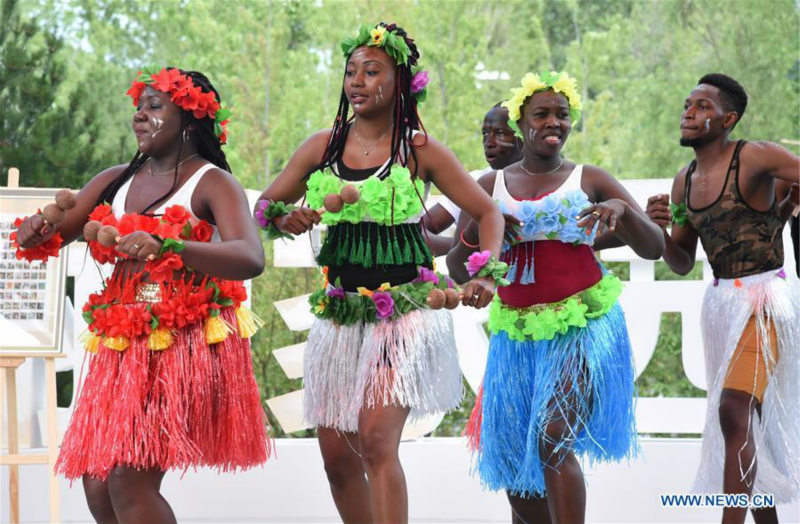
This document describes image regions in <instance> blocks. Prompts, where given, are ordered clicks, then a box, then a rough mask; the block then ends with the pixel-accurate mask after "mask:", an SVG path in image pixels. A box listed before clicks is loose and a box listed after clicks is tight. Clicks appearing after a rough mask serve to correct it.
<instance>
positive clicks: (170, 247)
mask: <svg viewBox="0 0 800 524" xmlns="http://www.w3.org/2000/svg"><path fill="white" fill-rule="evenodd" d="M184 249H186V246H185V245H184V243H183V242H181V241H180V240H175V239H174V238H166V239H164V243H163V244H162V245H161V249H160V250H159V251H158V254H159V255H163V254H164V253H167V252H169V251H172V252H173V253H180V252H181V251H183V250H184Z"/></svg>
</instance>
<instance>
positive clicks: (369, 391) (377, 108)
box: [256, 23, 504, 524]
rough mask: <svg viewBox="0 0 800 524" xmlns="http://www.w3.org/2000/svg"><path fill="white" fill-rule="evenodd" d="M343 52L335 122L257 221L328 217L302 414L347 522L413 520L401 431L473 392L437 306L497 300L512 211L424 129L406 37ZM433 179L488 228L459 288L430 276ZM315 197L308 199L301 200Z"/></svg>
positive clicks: (308, 223)
mask: <svg viewBox="0 0 800 524" xmlns="http://www.w3.org/2000/svg"><path fill="white" fill-rule="evenodd" d="M342 50H343V51H344V56H345V61H346V66H345V72H344V79H343V85H342V94H341V100H340V103H339V112H338V114H337V116H336V119H335V120H334V123H333V126H332V128H331V129H326V130H323V131H320V132H318V133H315V134H314V135H312V136H311V137H309V138H308V139H307V140H306V141H305V142H304V143H303V144H302V145H301V146H300V147H299V148H298V150H297V151H296V152H295V153H294V155H293V156H292V158H291V160H289V163H288V165H287V166H286V167H285V168H284V170H283V172H281V174H280V175H279V176H278V178H277V179H276V180H275V181H274V182H273V183H272V185H270V186H269V187H268V188H267V190H266V191H264V194H263V195H262V200H261V201H260V202H259V204H258V206H257V210H256V219H257V220H258V221H259V222H260V224H261V225H262V227H264V228H266V229H267V231H268V236H270V237H273V238H277V237H281V236H284V235H287V236H290V235H299V234H302V233H304V232H306V231H309V230H310V229H312V228H313V227H314V225H315V224H317V223H319V222H320V221H321V222H323V223H325V224H326V225H328V229H327V233H326V236H325V241H324V242H323V245H322V247H321V250H320V253H319V255H318V256H317V262H318V263H319V264H320V266H322V267H323V275H324V277H325V284H324V285H323V286H322V287H321V289H319V290H318V291H317V292H316V293H313V294H312V295H311V298H310V302H311V307H312V311H313V312H314V314H315V316H316V317H317V319H316V321H315V322H314V325H313V326H312V328H311V332H310V333H309V336H308V344H307V345H306V351H305V356H304V367H305V372H304V376H303V380H304V403H305V407H304V411H305V420H306V421H307V422H308V423H310V424H312V425H313V426H316V428H317V436H318V438H319V445H320V449H321V451H322V459H323V461H324V463H325V472H326V473H327V475H328V481H329V483H330V489H331V494H332V495H333V499H334V502H335V504H336V508H337V509H338V511H339V515H340V516H341V518H342V520H343V521H344V522H347V523H368V522H391V523H394V524H400V523H403V522H407V520H408V492H407V489H406V484H405V477H404V474H403V469H402V467H401V465H400V460H399V457H398V447H399V444H400V435H401V433H402V431H403V426H404V424H405V422H406V420H407V419H408V420H414V419H418V418H419V417H421V416H425V415H429V414H432V413H436V412H439V413H441V412H444V411H447V410H450V409H453V408H455V407H457V406H458V405H459V403H460V400H461V395H462V389H461V372H460V369H459V366H458V356H457V354H456V348H455V341H454V337H453V325H452V321H451V319H450V316H449V314H448V312H446V311H441V310H437V309H438V308H441V307H442V306H443V305H446V306H447V307H455V306H456V305H457V303H458V302H459V301H461V302H462V303H463V304H464V305H471V306H475V307H484V306H486V305H487V304H488V303H489V302H490V301H491V299H492V296H493V295H494V289H495V281H496V279H497V277H498V275H499V276H502V273H504V271H503V270H502V265H501V264H499V263H498V262H497V260H496V258H493V257H491V255H492V254H493V255H495V256H496V255H498V253H499V248H500V243H501V236H502V234H503V219H502V217H501V215H500V212H499V211H498V209H497V208H496V207H495V206H494V205H493V204H492V201H491V199H490V198H489V196H488V195H487V194H486V193H485V192H483V191H482V190H481V189H480V187H479V186H478V185H477V184H476V183H475V182H474V181H473V180H472V178H470V176H469V175H468V174H467V173H466V171H465V170H464V168H463V167H462V166H461V164H459V162H458V160H457V159H456V157H455V155H453V153H452V152H451V151H450V150H449V149H447V148H446V147H445V146H444V145H442V144H441V143H439V142H438V141H436V140H434V139H433V138H431V137H429V136H428V135H427V134H426V133H424V132H422V131H420V129H424V128H423V127H422V123H421V122H420V119H419V115H418V114H417V103H418V102H420V101H422V100H423V99H424V97H425V93H426V88H425V86H426V84H427V83H428V79H427V74H426V73H425V71H423V70H421V69H420V68H419V66H418V64H417V61H418V59H419V57H420V55H419V52H418V51H417V46H416V44H415V43H414V41H413V40H412V39H411V38H409V37H408V35H407V34H406V32H405V31H404V30H403V29H402V28H400V27H398V26H396V25H394V24H384V23H380V24H377V25H375V26H367V25H362V26H361V27H360V29H359V32H358V35H357V36H356V37H355V38H347V39H345V40H344V41H343V42H342ZM351 105H352V108H353V113H354V115H353V116H352V117H349V115H348V113H349V109H350V107H351ZM431 182H433V183H434V184H436V186H437V187H438V188H439V189H440V190H441V191H442V192H443V193H445V194H446V195H447V196H448V197H450V198H451V199H452V200H453V201H455V202H456V204H457V205H458V206H459V207H461V208H462V209H464V210H465V211H466V212H467V213H468V214H469V215H470V216H472V217H474V218H475V220H476V222H479V223H480V233H481V235H480V237H481V238H480V245H481V249H482V250H483V254H484V255H485V259H484V260H483V262H484V263H482V264H480V267H477V266H476V267H475V269H476V271H475V273H474V276H475V278H474V279H473V280H472V281H471V282H469V283H468V284H467V285H466V286H465V287H464V289H463V296H462V297H459V295H458V293H457V291H456V290H455V289H454V288H453V287H452V281H450V280H449V279H448V278H447V277H445V276H443V275H439V274H437V273H436V272H435V271H433V259H432V258H433V257H432V256H431V253H430V251H429V250H428V247H427V246H426V244H425V241H424V239H423V236H422V229H421V226H420V219H421V217H422V215H423V214H424V204H423V200H424V195H426V194H427V192H428V189H429V187H430V183H431ZM304 194H305V195H306V197H307V200H308V205H309V207H300V208H295V206H294V203H295V202H296V201H297V200H298V199H300V198H301V197H302V196H303V195H304ZM322 206H324V210H323V207H322Z"/></svg>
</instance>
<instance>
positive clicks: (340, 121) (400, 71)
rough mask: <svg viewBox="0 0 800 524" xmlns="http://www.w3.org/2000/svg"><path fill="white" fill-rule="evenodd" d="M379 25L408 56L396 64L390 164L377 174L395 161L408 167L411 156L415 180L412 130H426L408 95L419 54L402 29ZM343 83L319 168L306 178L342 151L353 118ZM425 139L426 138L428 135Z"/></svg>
mask: <svg viewBox="0 0 800 524" xmlns="http://www.w3.org/2000/svg"><path fill="white" fill-rule="evenodd" d="M378 25H382V26H384V27H385V28H386V31H394V32H395V34H396V35H397V36H399V37H402V38H403V39H404V40H405V41H406V44H407V45H408V48H409V50H410V51H411V54H410V55H409V57H408V61H407V62H406V63H405V64H398V65H397V74H396V82H395V97H394V110H393V126H394V129H393V132H392V146H391V156H390V158H389V163H388V164H387V165H386V166H384V168H383V169H382V170H381V171H380V172H378V173H377V175H378V177H380V178H384V177H386V176H388V174H389V170H390V169H391V167H392V165H393V164H394V163H395V162H397V161H399V162H401V164H402V165H403V166H408V162H409V160H408V159H409V155H410V157H411V158H413V159H414V171H413V173H412V177H414V178H416V176H417V165H418V162H417V153H416V151H415V148H414V147H413V145H412V140H413V131H414V130H418V129H420V128H422V131H423V132H425V127H424V126H423V125H422V121H421V120H420V118H419V114H418V113H417V100H416V98H414V97H413V96H412V95H411V77H412V73H411V68H412V67H413V66H414V65H416V63H417V60H419V51H418V50H417V45H416V44H415V43H414V40H413V39H411V38H409V37H408V34H407V33H406V31H405V29H403V28H402V27H399V26H398V25H396V24H386V23H384V22H381V23H380V24H378ZM348 60H349V57H348ZM346 65H347V61H345V68H346ZM345 74H346V73H345ZM344 80H345V77H344V76H343V77H342V94H341V96H340V97H339V110H338V111H337V112H336V118H335V119H334V121H333V126H332V128H331V136H330V139H329V140H328V145H327V146H326V147H325V152H324V153H323V155H322V160H321V161H320V163H319V165H318V166H317V167H315V168H314V169H313V170H311V171H309V172H308V173H307V174H306V176H310V175H311V173H313V172H314V171H317V170H320V169H325V168H328V167H331V166H333V165H334V164H336V162H337V161H338V160H339V159H340V158H341V156H342V153H343V152H344V144H345V141H346V139H347V127H348V126H349V125H350V124H351V122H352V121H353V119H354V118H355V115H354V116H352V117H348V113H349V111H350V101H349V100H348V99H347V95H346V94H345V92H344ZM425 137H426V139H427V133H426V134H425ZM401 148H402V150H401Z"/></svg>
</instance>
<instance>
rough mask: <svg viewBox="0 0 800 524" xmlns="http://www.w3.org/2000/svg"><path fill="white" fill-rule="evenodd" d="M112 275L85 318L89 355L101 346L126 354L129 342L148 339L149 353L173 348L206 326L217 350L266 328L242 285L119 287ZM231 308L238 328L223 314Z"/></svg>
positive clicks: (206, 283)
mask: <svg viewBox="0 0 800 524" xmlns="http://www.w3.org/2000/svg"><path fill="white" fill-rule="evenodd" d="M115 276H116V273H115V275H112V278H110V279H109V280H108V281H107V282H106V287H105V289H103V290H102V291H101V292H99V293H94V294H92V295H90V296H89V300H88V301H87V303H86V305H84V307H83V318H84V320H85V321H86V323H87V324H88V325H89V327H88V330H87V331H86V333H85V334H84V335H82V337H81V341H82V342H83V344H84V347H85V348H86V350H87V351H89V352H91V353H95V352H97V349H98V347H99V345H100V343H102V344H103V345H104V346H105V347H107V348H109V349H114V350H117V351H123V350H125V349H127V348H128V346H130V341H131V339H133V338H137V337H147V343H148V348H149V349H151V350H155V351H160V350H164V349H167V348H169V347H170V346H172V344H173V342H174V334H175V333H177V332H178V330H180V329H182V328H184V327H189V326H193V325H197V324H199V325H202V329H203V335H204V339H205V342H206V343H207V344H217V343H219V342H222V341H223V340H225V339H226V338H227V337H228V335H230V334H231V333H233V332H234V331H236V332H237V334H238V336H239V337H241V338H250V337H251V336H253V335H254V334H255V332H256V331H257V330H258V328H259V327H260V326H261V325H263V322H262V321H261V320H260V319H259V318H258V317H257V316H255V315H254V314H253V313H252V312H251V311H250V310H249V309H248V308H247V307H246V306H244V305H243V304H242V302H243V301H244V300H246V299H247V293H246V291H245V289H244V285H243V284H242V283H241V282H237V281H229V280H221V279H214V278H208V279H206V280H204V281H203V282H202V283H201V284H200V285H197V284H195V283H194V282H191V281H188V282H187V281H181V280H175V281H173V282H171V283H170V284H169V285H164V284H159V283H154V282H136V281H128V282H120V280H121V279H119V278H117V279H115V278H114V277H115ZM227 308H233V311H234V314H235V315H236V324H237V326H236V328H235V329H234V327H233V326H231V325H229V324H228V323H227V322H226V321H225V320H223V319H222V318H221V315H220V313H221V312H222V310H224V309H227Z"/></svg>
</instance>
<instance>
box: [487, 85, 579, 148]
mask: <svg viewBox="0 0 800 524" xmlns="http://www.w3.org/2000/svg"><path fill="white" fill-rule="evenodd" d="M548 89H552V90H553V91H554V92H556V93H561V94H562V95H564V96H565V97H567V102H568V103H569V118H570V120H571V121H572V123H573V124H575V123H576V122H577V121H578V120H580V118H581V109H582V107H583V106H582V105H581V96H580V95H579V94H578V85H577V82H576V81H575V79H574V78H572V77H571V76H569V75H568V74H567V73H564V72H561V73H559V72H557V71H550V72H544V73H542V74H541V75H537V74H536V73H526V74H525V76H523V77H522V82H521V87H513V88H511V93H512V95H511V98H510V99H508V100H506V101H505V102H503V103H502V104H501V105H502V106H503V107H505V108H506V109H508V123H509V125H511V127H513V128H514V131H515V132H516V133H517V135H519V136H520V137H522V134H521V133H520V131H519V128H518V127H517V120H519V119H520V117H521V113H522V104H524V103H525V100H527V98H528V97H529V96H531V95H532V94H534V93H538V92H539V91H547V90H548Z"/></svg>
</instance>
